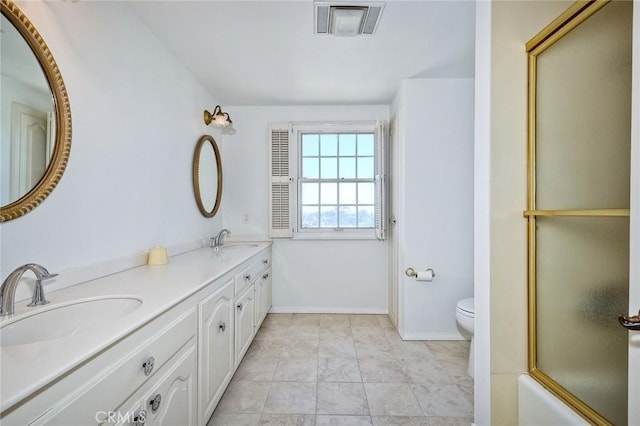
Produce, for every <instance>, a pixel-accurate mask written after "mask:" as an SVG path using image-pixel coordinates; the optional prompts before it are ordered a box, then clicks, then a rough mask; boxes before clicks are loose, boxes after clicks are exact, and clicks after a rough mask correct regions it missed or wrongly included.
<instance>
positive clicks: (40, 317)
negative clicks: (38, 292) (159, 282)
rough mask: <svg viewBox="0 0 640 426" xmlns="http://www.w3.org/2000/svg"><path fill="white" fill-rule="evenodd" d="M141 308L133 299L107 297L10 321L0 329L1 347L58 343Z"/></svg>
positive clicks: (74, 302)
mask: <svg viewBox="0 0 640 426" xmlns="http://www.w3.org/2000/svg"><path fill="white" fill-rule="evenodd" d="M140 306H142V300H141V299H139V298H137V297H134V296H108V297H101V298H94V299H86V300H77V301H73V302H70V303H65V304H58V305H54V306H51V307H50V308H48V307H47V308H45V309H44V310H41V311H38V312H35V313H33V314H30V315H28V316H23V317H20V318H17V319H16V320H14V321H9V322H7V323H6V324H4V325H2V327H1V328H0V345H2V346H15V345H24V344H28V343H35V342H41V341H45V340H52V339H59V338H62V337H69V336H73V335H74V334H76V333H78V332H80V331H83V330H86V329H89V328H91V327H94V326H96V325H100V324H104V323H106V322H109V321H112V320H116V319H120V318H122V317H123V316H124V315H127V314H130V313H131V312H133V311H135V310H136V309H138V308H139V307H140Z"/></svg>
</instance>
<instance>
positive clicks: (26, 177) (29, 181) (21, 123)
mask: <svg viewBox="0 0 640 426" xmlns="http://www.w3.org/2000/svg"><path fill="white" fill-rule="evenodd" d="M47 123H48V117H47V113H45V112H42V111H39V110H37V109H34V108H31V107H29V106H27V105H22V104H19V103H13V105H12V128H11V131H12V135H11V140H12V144H11V200H17V199H18V198H20V197H22V196H23V195H24V194H26V193H27V192H28V191H30V190H31V188H33V187H34V186H35V185H36V184H37V183H38V181H40V179H42V177H43V176H44V173H45V171H46V169H47V165H48V164H49V153H50V149H51V144H50V134H49V133H50V132H49V131H48V124H47Z"/></svg>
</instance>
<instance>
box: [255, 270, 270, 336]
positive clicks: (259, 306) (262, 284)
mask: <svg viewBox="0 0 640 426" xmlns="http://www.w3.org/2000/svg"><path fill="white" fill-rule="evenodd" d="M255 287H256V300H255V307H256V312H255V316H256V320H255V323H256V331H257V330H258V329H259V328H260V325H262V321H264V318H265V317H266V316H267V312H269V309H271V269H267V270H266V271H264V272H263V273H262V276H261V277H260V279H259V280H258V281H256V284H255Z"/></svg>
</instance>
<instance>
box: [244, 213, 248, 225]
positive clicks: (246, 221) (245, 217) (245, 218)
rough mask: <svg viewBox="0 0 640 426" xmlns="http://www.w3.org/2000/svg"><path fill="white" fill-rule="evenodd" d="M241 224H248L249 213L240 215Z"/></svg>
mask: <svg viewBox="0 0 640 426" xmlns="http://www.w3.org/2000/svg"><path fill="white" fill-rule="evenodd" d="M242 223H249V213H245V214H243V215H242Z"/></svg>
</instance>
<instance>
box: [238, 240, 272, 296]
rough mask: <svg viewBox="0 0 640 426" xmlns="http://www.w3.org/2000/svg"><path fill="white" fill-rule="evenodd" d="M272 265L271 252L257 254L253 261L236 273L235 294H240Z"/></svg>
mask: <svg viewBox="0 0 640 426" xmlns="http://www.w3.org/2000/svg"><path fill="white" fill-rule="evenodd" d="M270 265H271V252H270V251H267V252H264V253H261V254H259V255H258V256H256V257H255V258H254V259H253V261H252V262H251V263H250V264H249V265H248V266H247V267H245V268H244V269H243V270H242V272H240V273H239V274H238V275H236V280H235V283H236V286H235V294H239V293H240V292H241V291H242V290H244V289H245V288H247V287H248V286H249V284H251V283H252V282H253V281H255V279H256V278H258V277H259V276H260V273H261V272H262V271H263V270H265V269H267V268H268V267H269V266H270Z"/></svg>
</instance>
